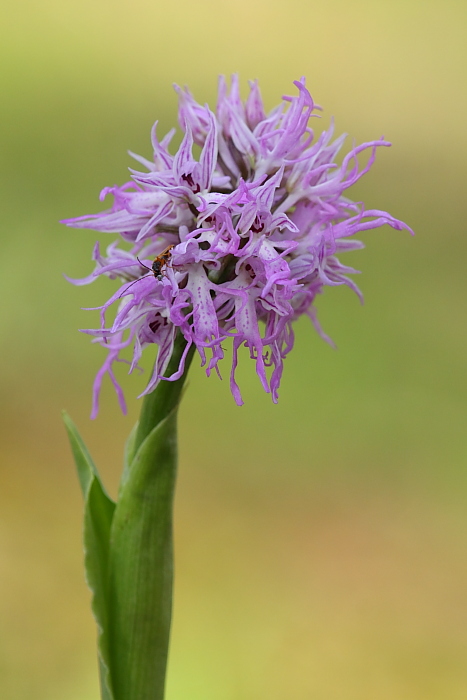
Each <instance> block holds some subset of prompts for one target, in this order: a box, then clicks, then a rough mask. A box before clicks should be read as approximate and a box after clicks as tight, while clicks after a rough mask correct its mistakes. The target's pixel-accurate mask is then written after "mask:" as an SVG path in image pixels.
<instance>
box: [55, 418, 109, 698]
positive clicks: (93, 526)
mask: <svg viewBox="0 0 467 700" xmlns="http://www.w3.org/2000/svg"><path fill="white" fill-rule="evenodd" d="M63 420H64V422H65V426H66V429H67V432H68V437H69V440H70V444H71V449H72V452H73V456H74V459H75V463H76V468H77V471H78V477H79V481H80V484H81V489H82V491H83V496H84V561H85V570H86V582H87V584H88V586H89V588H90V589H91V591H92V594H93V598H92V611H93V613H94V617H95V619H96V623H97V627H98V638H99V639H98V654H99V671H100V682H101V695H102V700H115V698H114V695H113V692H112V685H113V684H112V678H111V676H112V672H111V666H110V656H109V637H108V634H109V633H108V629H109V612H108V561H109V538H110V528H111V524H112V518H113V515H114V511H115V503H114V502H113V501H112V500H111V499H110V498H109V496H108V495H107V493H106V492H105V489H104V487H103V485H102V483H101V480H100V478H99V474H98V472H97V469H96V467H95V465H94V462H93V461H92V458H91V456H90V454H89V452H88V450H87V448H86V446H85V444H84V442H83V440H82V438H81V436H80V435H79V433H78V430H77V428H76V426H75V424H74V423H73V421H72V420H71V418H70V417H69V416H68V414H66V413H65V412H63Z"/></svg>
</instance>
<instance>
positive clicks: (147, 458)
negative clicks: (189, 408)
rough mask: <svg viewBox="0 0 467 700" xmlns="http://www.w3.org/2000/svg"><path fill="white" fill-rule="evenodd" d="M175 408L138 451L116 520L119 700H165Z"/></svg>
mask: <svg viewBox="0 0 467 700" xmlns="http://www.w3.org/2000/svg"><path fill="white" fill-rule="evenodd" d="M176 413H177V407H175V408H174V410H172V412H171V413H170V414H169V415H168V417H167V418H165V419H164V420H162V421H161V422H160V423H158V425H156V427H155V428H153V430H152V431H151V432H150V433H149V434H148V435H147V437H146V438H145V439H144V440H143V442H142V443H141V445H140V447H139V449H138V451H137V453H136V455H135V457H134V459H133V461H132V464H131V467H130V469H129V471H128V473H127V475H126V479H125V480H124V482H123V484H122V487H121V491H120V495H119V499H118V503H117V506H116V509H115V513H114V516H113V520H112V526H111V536H110V551H109V622H110V628H109V632H110V634H109V639H110V663H111V668H112V674H113V676H112V678H113V688H114V694H115V700H162V698H163V696H164V685H165V671H166V664H167V654H168V643H169V632H170V619H171V612H172V579H173V552H172V548H173V545H172V503H173V494H174V487H175V476H176V461H177V454H176V418H177V416H176Z"/></svg>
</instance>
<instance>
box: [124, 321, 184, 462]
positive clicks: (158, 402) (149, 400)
mask: <svg viewBox="0 0 467 700" xmlns="http://www.w3.org/2000/svg"><path fill="white" fill-rule="evenodd" d="M185 348H186V340H185V338H184V337H183V335H182V334H181V333H178V334H177V336H176V338H175V343H174V348H173V352H172V356H171V358H170V360H169V364H168V367H167V370H166V372H165V376H166V377H170V375H171V374H174V373H175V372H176V371H177V369H178V366H179V364H180V360H181V357H182V355H183V352H184V350H185ZM194 351H195V346H194V345H192V346H191V348H190V349H189V350H188V353H187V356H186V359H185V371H184V373H183V375H182V376H181V377H180V379H177V380H176V381H174V382H167V381H161V382H159V384H158V385H157V387H156V388H155V389H154V391H153V392H152V393H151V394H148V395H147V396H145V397H144V400H143V406H142V408H141V414H140V417H139V422H138V427H137V429H136V436H135V442H134V445H133V451H134V452H136V451H137V450H138V448H139V447H140V445H141V444H142V443H143V441H144V440H145V439H146V438H147V436H148V435H149V433H150V432H151V430H152V429H153V428H154V427H155V426H156V425H157V424H158V423H160V422H161V420H163V419H164V418H166V417H167V416H168V415H169V413H170V412H171V411H172V410H173V409H174V408H175V407H176V406H177V405H178V403H179V401H180V395H181V393H182V389H183V385H184V384H185V379H186V376H187V373H188V370H189V368H190V364H191V361H192V359H193V355H194Z"/></svg>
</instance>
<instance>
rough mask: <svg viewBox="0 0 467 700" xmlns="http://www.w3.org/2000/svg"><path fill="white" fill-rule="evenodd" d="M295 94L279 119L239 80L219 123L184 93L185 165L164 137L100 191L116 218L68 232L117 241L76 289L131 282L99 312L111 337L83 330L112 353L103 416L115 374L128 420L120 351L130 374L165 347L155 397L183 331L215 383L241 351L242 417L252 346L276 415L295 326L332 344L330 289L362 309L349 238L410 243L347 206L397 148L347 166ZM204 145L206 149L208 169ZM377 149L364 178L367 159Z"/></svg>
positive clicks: (181, 152)
mask: <svg viewBox="0 0 467 700" xmlns="http://www.w3.org/2000/svg"><path fill="white" fill-rule="evenodd" d="M294 85H295V87H296V89H297V94H295V95H294V96H292V97H288V96H286V97H284V98H283V99H284V101H283V103H282V104H281V105H280V106H278V107H276V108H275V109H273V110H272V111H271V112H270V113H269V114H266V113H265V111H264V107H263V102H262V99H261V95H260V92H259V88H258V85H257V83H256V82H252V83H250V93H249V96H248V97H247V99H246V101H245V102H243V101H242V100H241V98H240V92H239V85H238V79H237V77H236V76H234V77H233V78H232V83H231V87H230V90H229V89H228V87H227V84H226V81H225V80H224V78H223V77H222V78H221V79H220V82H219V97H218V102H217V107H216V111H215V113H214V112H212V111H211V110H210V109H209V107H208V106H207V105H205V106H202V105H200V104H198V103H197V102H196V101H195V99H194V98H193V96H192V95H191V93H190V92H189V90H188V89H187V88H185V89H181V88H179V87H176V90H177V93H178V95H179V123H180V125H181V128H182V130H183V132H184V136H183V139H182V142H181V145H180V148H179V149H178V151H177V153H176V154H175V155H172V154H171V153H170V151H169V144H170V141H171V138H172V136H173V133H174V132H173V130H172V131H171V132H170V133H169V134H167V136H166V137H165V138H163V139H162V141H159V140H158V139H157V136H156V125H154V128H153V130H152V145H153V151H154V155H153V159H152V160H146V159H145V158H142V157H140V156H136V155H134V154H131V155H132V156H133V157H134V158H135V159H136V160H137V161H138V162H139V163H141V164H142V165H143V166H144V168H145V172H140V171H137V170H132V171H131V174H132V181H131V182H128V183H126V184H125V185H122V186H121V187H108V188H105V189H104V190H103V191H102V193H101V199H104V198H105V197H106V196H107V195H108V194H111V195H112V196H113V198H114V202H113V206H112V207H111V209H108V210H107V211H104V212H101V213H99V214H95V215H93V216H84V217H78V218H75V219H68V220H66V221H65V222H64V223H66V224H68V225H69V226H74V227H76V228H90V229H94V230H96V231H104V232H108V233H118V234H120V239H119V240H118V241H116V242H114V243H111V244H110V245H109V247H108V248H107V251H106V254H105V255H103V254H102V253H101V251H100V249H99V245H98V244H97V245H96V247H95V249H94V253H93V260H94V261H95V263H96V267H95V269H94V271H93V272H92V273H91V275H89V276H88V277H86V278H84V279H82V280H70V281H72V282H73V283H74V284H88V283H90V282H92V281H93V280H95V279H96V278H97V277H98V276H99V275H106V276H108V277H110V278H111V279H118V280H119V281H120V283H121V284H120V286H119V288H118V289H117V290H116V291H115V293H114V294H113V295H112V296H111V298H110V299H109V300H108V301H107V302H106V303H105V304H104V305H103V306H102V307H99V308H100V309H101V327H100V328H99V329H97V330H87V331H84V332H86V333H89V334H90V335H92V336H93V337H94V341H95V342H98V343H99V344H101V345H102V346H103V347H105V348H106V349H107V351H108V356H107V359H106V361H105V363H104V365H103V367H102V368H101V370H100V371H99V372H98V375H97V377H96V381H95V383H94V401H93V413H92V415H93V416H95V415H96V413H97V408H98V396H99V391H100V386H101V382H102V378H103V376H104V374H105V373H108V374H109V375H110V378H111V379H112V381H113V383H114V385H115V387H116V390H117V394H118V397H119V401H120V404H121V406H122V409H123V410H125V404H124V399H123V394H122V391H121V389H120V387H119V385H118V383H117V380H116V378H115V375H114V373H113V370H112V365H113V363H114V362H116V361H119V360H121V358H120V353H121V351H122V350H123V349H124V348H126V347H128V346H131V347H132V348H133V357H132V361H131V362H130V372H131V371H132V370H133V369H135V368H136V367H138V362H139V359H140V357H141V354H142V352H143V349H144V348H145V347H146V346H147V345H151V344H153V343H156V344H157V345H158V348H159V351H158V356H157V360H156V363H155V366H154V371H153V374H152V377H151V378H150V380H149V382H148V385H147V387H146V389H145V391H144V392H143V394H147V393H149V392H151V391H152V390H153V389H154V388H155V386H156V385H157V383H158V382H159V381H160V380H161V379H162V378H163V375H164V372H165V370H166V368H167V364H168V361H169V359H170V356H171V353H172V348H173V343H174V339H175V335H176V333H177V332H180V333H182V334H183V336H184V337H185V339H186V341H187V351H188V348H189V347H190V346H191V345H193V344H194V345H195V346H196V349H197V350H198V353H199V355H200V358H201V363H202V365H204V366H205V367H206V372H207V374H208V375H209V374H210V373H211V371H212V370H213V369H214V370H216V372H217V373H218V374H219V368H218V365H219V361H220V360H222V358H223V357H224V345H225V343H226V341H227V339H228V338H230V337H231V338H232V341H233V359H232V367H231V373H230V386H231V390H232V394H233V396H234V399H235V401H236V402H237V403H238V404H239V405H241V404H242V403H243V401H242V397H241V394H240V390H239V387H238V385H237V383H236V381H235V369H236V366H237V353H238V349H239V347H240V346H241V345H245V346H246V347H247V348H249V351H250V357H251V358H252V359H253V360H254V361H255V364H256V371H257V374H258V376H259V378H260V381H261V383H262V385H263V387H264V389H265V391H267V392H270V393H271V395H272V399H273V401H274V402H276V401H277V398H278V389H279V384H280V379H281V375H282V367H283V360H284V358H285V356H286V355H287V354H288V352H289V351H290V350H291V349H292V347H293V342H294V335H293V330H292V323H293V321H295V320H296V319H297V318H298V317H299V316H301V315H302V314H307V315H308V316H309V318H310V319H311V321H312V322H313V324H314V326H315V328H316V329H317V331H318V332H319V333H320V335H321V336H322V337H323V338H324V339H325V340H327V341H328V342H330V340H329V338H328V337H327V336H326V335H325V333H324V332H323V331H322V330H321V328H320V326H319V324H318V321H317V318H316V311H315V307H314V305H313V303H314V300H315V297H316V295H317V294H319V293H321V292H322V290H323V288H324V287H325V286H326V285H331V286H335V285H342V284H345V285H347V286H349V287H350V288H351V289H353V290H354V291H355V292H356V293H357V294H358V295H359V296H361V294H360V291H359V289H358V287H357V286H356V284H355V282H353V280H351V279H350V278H349V277H348V274H349V273H354V272H356V270H354V269H352V268H349V267H346V266H345V265H343V264H342V263H341V262H340V260H339V259H338V257H337V255H338V254H339V253H341V252H345V251H347V250H355V249H357V248H362V247H363V244H362V243H361V242H359V241H357V240H354V239H353V236H354V234H356V233H358V232H359V231H364V230H367V229H373V228H377V227H379V226H383V225H384V224H389V225H390V226H392V227H393V228H395V229H397V230H401V229H407V230H409V231H411V229H410V228H409V227H408V226H407V225H406V224H404V223H403V222H401V221H399V220H397V219H394V218H393V217H392V216H390V214H387V213H386V212H383V211H378V210H365V208H364V206H363V204H362V203H356V202H352V201H351V200H349V199H348V198H347V197H346V196H345V194H344V193H345V191H346V190H347V189H348V188H349V187H350V186H351V185H353V184H354V183H355V182H356V181H357V180H358V179H359V178H360V177H361V176H362V175H364V174H365V173H366V172H368V170H369V169H370V167H371V165H372V163H373V161H374V157H375V152H376V148H377V147H378V146H389V145H390V144H389V143H388V142H387V141H385V140H384V139H379V140H376V141H371V142H368V143H364V144H362V145H360V146H356V147H354V148H352V150H351V151H350V152H349V153H348V154H347V155H346V156H345V157H344V158H343V160H342V163H341V164H340V165H339V164H337V163H336V156H337V154H338V152H339V150H340V149H341V147H342V144H343V141H344V138H345V137H344V136H341V137H339V138H337V139H336V140H334V141H333V140H332V137H333V125H331V127H330V129H329V130H328V131H323V132H322V133H321V135H320V137H319V138H318V139H317V140H315V138H314V134H313V130H312V129H311V128H310V126H309V122H310V118H311V117H315V116H317V115H316V114H315V110H316V107H315V104H314V102H313V100H312V98H311V95H310V93H309V92H308V90H307V88H306V87H305V79H304V78H302V79H301V80H299V81H296V82H295V83H294ZM194 144H197V146H199V147H200V148H201V153H200V156H199V159H196V158H195V156H194V155H193V145H194ZM367 149H368V150H369V152H370V155H369V158H368V160H367V163H366V165H365V166H363V167H361V166H360V165H359V162H358V156H359V154H360V153H361V152H362V151H364V150H367ZM148 269H149V273H148ZM114 304H115V305H116V309H117V310H116V315H115V319H114V321H113V323H111V324H108V323H107V321H106V311H107V309H108V308H109V307H110V306H112V305H114ZM185 354H186V353H185ZM184 361H185V356H184V357H183V358H182V360H181V363H180V367H179V369H178V371H177V372H176V373H175V374H173V375H172V376H171V377H168V378H167V379H168V380H169V381H170V380H175V379H177V378H178V377H179V376H180V375H181V373H182V372H183V365H184ZM269 368H272V369H269Z"/></svg>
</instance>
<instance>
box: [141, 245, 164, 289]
mask: <svg viewBox="0 0 467 700" xmlns="http://www.w3.org/2000/svg"><path fill="white" fill-rule="evenodd" d="M172 248H173V244H172V245H168V246H167V248H165V250H163V251H162V253H159V255H157V256H156V257H155V258H154V262H153V263H152V265H151V267H148V266H147V265H144V264H143V263H142V262H141V260H140V259H139V258H138V257H136V259H137V260H138V262H139V263H140V265H142V266H143V267H145V268H146V270H149V271H150V272H153V273H154V277H155V278H156V280H159V282H160V281H161V279H162V270H163V268H164V267H165V266H166V265H167V263H168V262H169V260H170V257H171V255H172Z"/></svg>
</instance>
